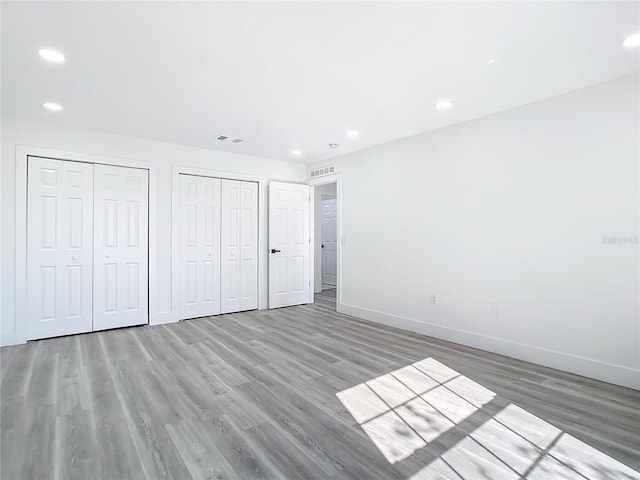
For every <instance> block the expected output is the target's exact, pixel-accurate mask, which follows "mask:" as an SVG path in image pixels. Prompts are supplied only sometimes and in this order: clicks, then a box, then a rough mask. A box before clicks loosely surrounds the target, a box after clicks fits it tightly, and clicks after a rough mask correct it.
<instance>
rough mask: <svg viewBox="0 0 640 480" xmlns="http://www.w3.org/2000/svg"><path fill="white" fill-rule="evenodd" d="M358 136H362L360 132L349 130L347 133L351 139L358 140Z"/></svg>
mask: <svg viewBox="0 0 640 480" xmlns="http://www.w3.org/2000/svg"><path fill="white" fill-rule="evenodd" d="M358 135H360V132H359V131H358V130H349V131H348V132H347V137H349V138H356V137H357V136H358Z"/></svg>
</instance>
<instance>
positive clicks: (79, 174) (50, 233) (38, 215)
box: [27, 157, 93, 340]
mask: <svg viewBox="0 0 640 480" xmlns="http://www.w3.org/2000/svg"><path fill="white" fill-rule="evenodd" d="M27 176H28V180H27V181H28V184H27V185H28V188H27V190H28V199H27V209H28V213H27V215H28V217H27V252H28V253H27V282H28V285H27V289H28V296H29V301H28V307H27V329H28V338H29V339H30V340H34V339H37V338H46V337H55V336H59V335H68V334H72V333H81V332H89V331H91V328H92V325H91V316H92V311H91V310H92V305H91V290H92V249H93V245H92V243H93V242H92V231H93V224H92V217H93V165H91V164H87V163H78V162H66V161H63V160H51V159H47V158H37V157H29V160H28V174H27Z"/></svg>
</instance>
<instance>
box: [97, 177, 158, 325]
mask: <svg viewBox="0 0 640 480" xmlns="http://www.w3.org/2000/svg"><path fill="white" fill-rule="evenodd" d="M93 224H94V242H93V244H94V261H93V272H94V280H93V330H104V329H107V328H117V327H128V326H132V325H142V324H146V323H148V321H149V309H148V289H149V287H148V284H149V275H148V271H149V269H148V264H149V254H148V252H149V231H148V225H149V180H148V171H147V170H142V169H137V168H126V167H114V166H111V165H95V170H94V216H93Z"/></svg>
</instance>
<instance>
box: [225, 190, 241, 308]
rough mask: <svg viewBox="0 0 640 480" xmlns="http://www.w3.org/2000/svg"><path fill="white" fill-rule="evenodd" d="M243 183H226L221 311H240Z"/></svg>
mask: <svg viewBox="0 0 640 480" xmlns="http://www.w3.org/2000/svg"><path fill="white" fill-rule="evenodd" d="M241 188H242V182H239V181H235V180H222V231H221V236H222V252H221V257H220V261H221V266H220V275H221V276H220V312H221V313H231V312H239V311H240V263H241V261H242V260H241V247H240V225H241V223H240V208H241V207H240V195H241Z"/></svg>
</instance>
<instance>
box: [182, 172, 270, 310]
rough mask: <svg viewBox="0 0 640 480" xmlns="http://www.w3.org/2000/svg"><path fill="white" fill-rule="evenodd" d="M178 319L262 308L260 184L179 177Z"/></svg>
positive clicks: (211, 178)
mask: <svg viewBox="0 0 640 480" xmlns="http://www.w3.org/2000/svg"><path fill="white" fill-rule="evenodd" d="M178 182H179V185H178V188H177V191H178V196H179V199H178V202H179V209H178V212H179V214H178V218H177V219H176V221H175V223H174V228H177V235H176V237H177V238H178V239H179V240H178V245H177V246H178V256H179V258H178V262H177V265H178V272H175V274H176V275H177V276H178V282H177V285H178V291H177V295H176V297H177V299H178V317H179V319H180V320H185V319H189V318H197V317H206V316H211V315H219V314H221V313H233V312H240V311H245V310H254V309H257V308H258V183H257V182H246V181H240V180H230V179H221V178H214V177H206V176H199V175H191V174H184V173H181V174H180V175H179V176H178Z"/></svg>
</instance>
